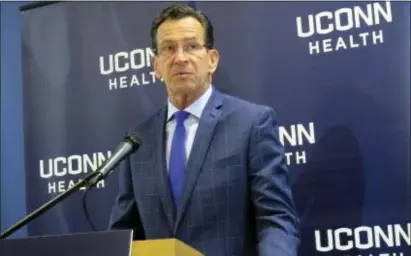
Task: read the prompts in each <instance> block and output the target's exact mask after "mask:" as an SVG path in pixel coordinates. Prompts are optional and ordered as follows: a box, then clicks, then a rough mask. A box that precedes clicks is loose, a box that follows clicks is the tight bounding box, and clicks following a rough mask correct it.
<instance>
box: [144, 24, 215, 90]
mask: <svg viewBox="0 0 411 256" xmlns="http://www.w3.org/2000/svg"><path fill="white" fill-rule="evenodd" d="M204 31H205V30H204V28H203V26H202V25H201V23H200V22H199V21H197V20H196V19H195V18H193V17H186V18H182V19H180V20H167V21H165V22H163V23H162V24H161V25H160V26H159V28H158V30H157V49H158V54H157V56H155V57H153V59H152V61H153V67H154V71H155V74H156V76H157V78H162V79H163V80H164V82H165V84H166V87H167V90H168V93H169V94H170V93H171V94H174V95H175V94H190V93H194V94H195V93H196V92H199V91H202V90H204V89H205V88H207V86H208V85H209V83H211V75H212V74H213V73H214V71H215V70H216V68H217V64H218V59H219V55H218V52H217V50H215V49H212V50H207V48H206V47H205V46H204V45H205V33H204Z"/></svg>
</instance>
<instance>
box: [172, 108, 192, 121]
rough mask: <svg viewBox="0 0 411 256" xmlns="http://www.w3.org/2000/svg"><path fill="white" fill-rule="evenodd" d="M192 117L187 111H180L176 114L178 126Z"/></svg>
mask: <svg viewBox="0 0 411 256" xmlns="http://www.w3.org/2000/svg"><path fill="white" fill-rule="evenodd" d="M189 115H190V113H188V112H187V111H184V110H180V111H177V112H176V113H175V116H176V121H177V124H182V123H184V120H186V118H187V117H188V116H189Z"/></svg>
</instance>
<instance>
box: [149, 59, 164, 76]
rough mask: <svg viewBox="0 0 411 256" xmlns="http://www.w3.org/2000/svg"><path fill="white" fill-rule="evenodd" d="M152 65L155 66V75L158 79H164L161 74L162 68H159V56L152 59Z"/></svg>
mask: <svg viewBox="0 0 411 256" xmlns="http://www.w3.org/2000/svg"><path fill="white" fill-rule="evenodd" d="M151 65H153V69H154V74H155V75H156V77H157V78H158V79H162V76H161V73H160V68H159V66H158V65H159V64H158V59H157V56H153V57H151Z"/></svg>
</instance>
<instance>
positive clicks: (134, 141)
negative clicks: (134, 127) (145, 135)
mask: <svg viewBox="0 0 411 256" xmlns="http://www.w3.org/2000/svg"><path fill="white" fill-rule="evenodd" d="M124 141H126V142H129V143H130V144H131V145H132V147H133V151H136V150H137V148H138V147H140V145H141V139H140V138H139V137H138V136H137V135H136V134H132V133H130V134H128V135H126V136H125V137H124Z"/></svg>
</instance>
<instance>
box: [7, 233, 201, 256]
mask: <svg viewBox="0 0 411 256" xmlns="http://www.w3.org/2000/svg"><path fill="white" fill-rule="evenodd" d="M132 238H133V231H132V230H115V231H106V232H93V233H82V234H69V235H58V236H38V237H28V238H16V239H5V240H0V255H1V256H30V255H36V256H74V255H75V256H91V255H93V256H94V255H96V256H97V255H98V256H160V255H161V256H204V255H203V254H201V253H200V252H198V251H196V250H195V249H193V248H191V247H190V246H188V245H186V244H185V243H183V242H181V241H179V240H177V239H153V240H144V241H133V240H132Z"/></svg>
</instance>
